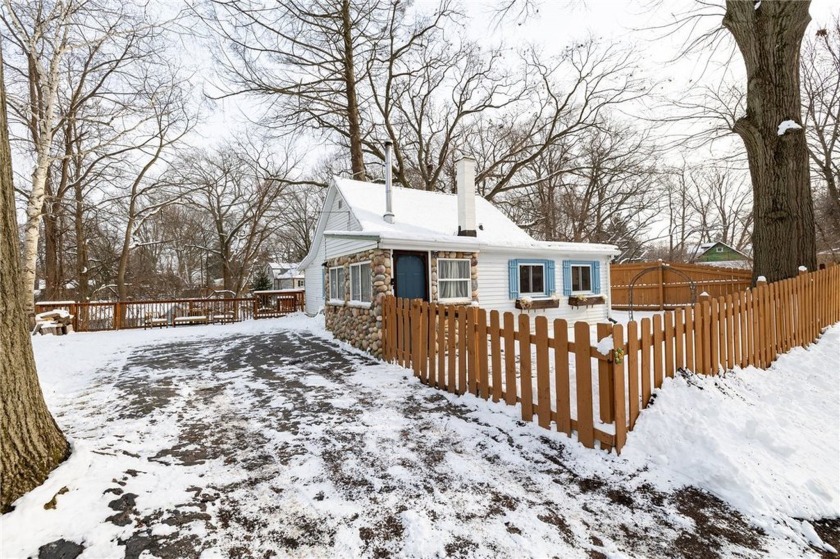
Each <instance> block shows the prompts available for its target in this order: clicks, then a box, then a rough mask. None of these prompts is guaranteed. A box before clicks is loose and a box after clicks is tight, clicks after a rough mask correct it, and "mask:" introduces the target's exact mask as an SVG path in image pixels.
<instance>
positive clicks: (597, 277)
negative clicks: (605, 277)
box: [592, 260, 601, 295]
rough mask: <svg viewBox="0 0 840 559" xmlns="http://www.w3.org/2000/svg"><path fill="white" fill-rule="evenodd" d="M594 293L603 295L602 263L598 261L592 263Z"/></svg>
mask: <svg viewBox="0 0 840 559" xmlns="http://www.w3.org/2000/svg"><path fill="white" fill-rule="evenodd" d="M592 293H594V294H596V295H598V294H599V293H601V263H600V262H599V261H597V260H595V261H593V262H592Z"/></svg>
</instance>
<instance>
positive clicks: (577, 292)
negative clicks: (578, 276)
mask: <svg viewBox="0 0 840 559" xmlns="http://www.w3.org/2000/svg"><path fill="white" fill-rule="evenodd" d="M575 268H589V289H584V290H582V291H575V290H574V284H575ZM569 273H571V274H572V277H571V278H569V282H570V283H571V285H572V295H585V294H586V295H591V294H592V293H594V291H593V289H592V287H593V286H592V281H593V277H592V275H593V274H592V264H572V265H571V267H570V268H569Z"/></svg>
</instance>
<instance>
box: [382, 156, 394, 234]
mask: <svg viewBox="0 0 840 559" xmlns="http://www.w3.org/2000/svg"><path fill="white" fill-rule="evenodd" d="M391 146H393V142H391V140H385V215H383V216H382V219H384V220H385V221H386V222H387V223H394V209H393V205H392V202H391Z"/></svg>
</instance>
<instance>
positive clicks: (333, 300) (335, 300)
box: [327, 266, 347, 305]
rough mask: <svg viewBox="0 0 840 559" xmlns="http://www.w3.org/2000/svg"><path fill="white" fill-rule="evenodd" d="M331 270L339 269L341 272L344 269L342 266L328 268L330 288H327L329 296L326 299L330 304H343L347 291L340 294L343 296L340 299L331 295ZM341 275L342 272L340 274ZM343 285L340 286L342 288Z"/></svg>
mask: <svg viewBox="0 0 840 559" xmlns="http://www.w3.org/2000/svg"><path fill="white" fill-rule="evenodd" d="M333 270H341V271H342V272H343V271H344V266H332V267H331V268H330V269H329V272H328V278H329V285H330V289H329V293H327V296H328V297H329V299H328V301H327V302H328V303H329V304H330V305H344V303H345V302H346V301H345V299H346V297H347V293H343V294H342V295H343V297H342V298H341V299H339V298H337V297H333V296H332V294H333V274H332V272H333ZM342 275H343V274H342ZM343 287H344V286H342V288H343ZM342 290H343V289H342Z"/></svg>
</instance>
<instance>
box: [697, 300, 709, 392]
mask: <svg viewBox="0 0 840 559" xmlns="http://www.w3.org/2000/svg"><path fill="white" fill-rule="evenodd" d="M711 300H712V298H711V296H710V295H709V294H708V293H706V292H705V291H704V292H703V293H701V294H700V309H701V316H700V328H699V330H700V332H702V336H700V340H701V341H700V347H699V349H700V351H698V352H697V354H698V355H697V360H698V361H699V362H700V366H699V367H697V368H698V369H699V370H700V372H701V373H703V374H704V375H708V374H710V373H711V372H712V339H711V336H712V324H711V312H712V309H711V306H712V305H711Z"/></svg>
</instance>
